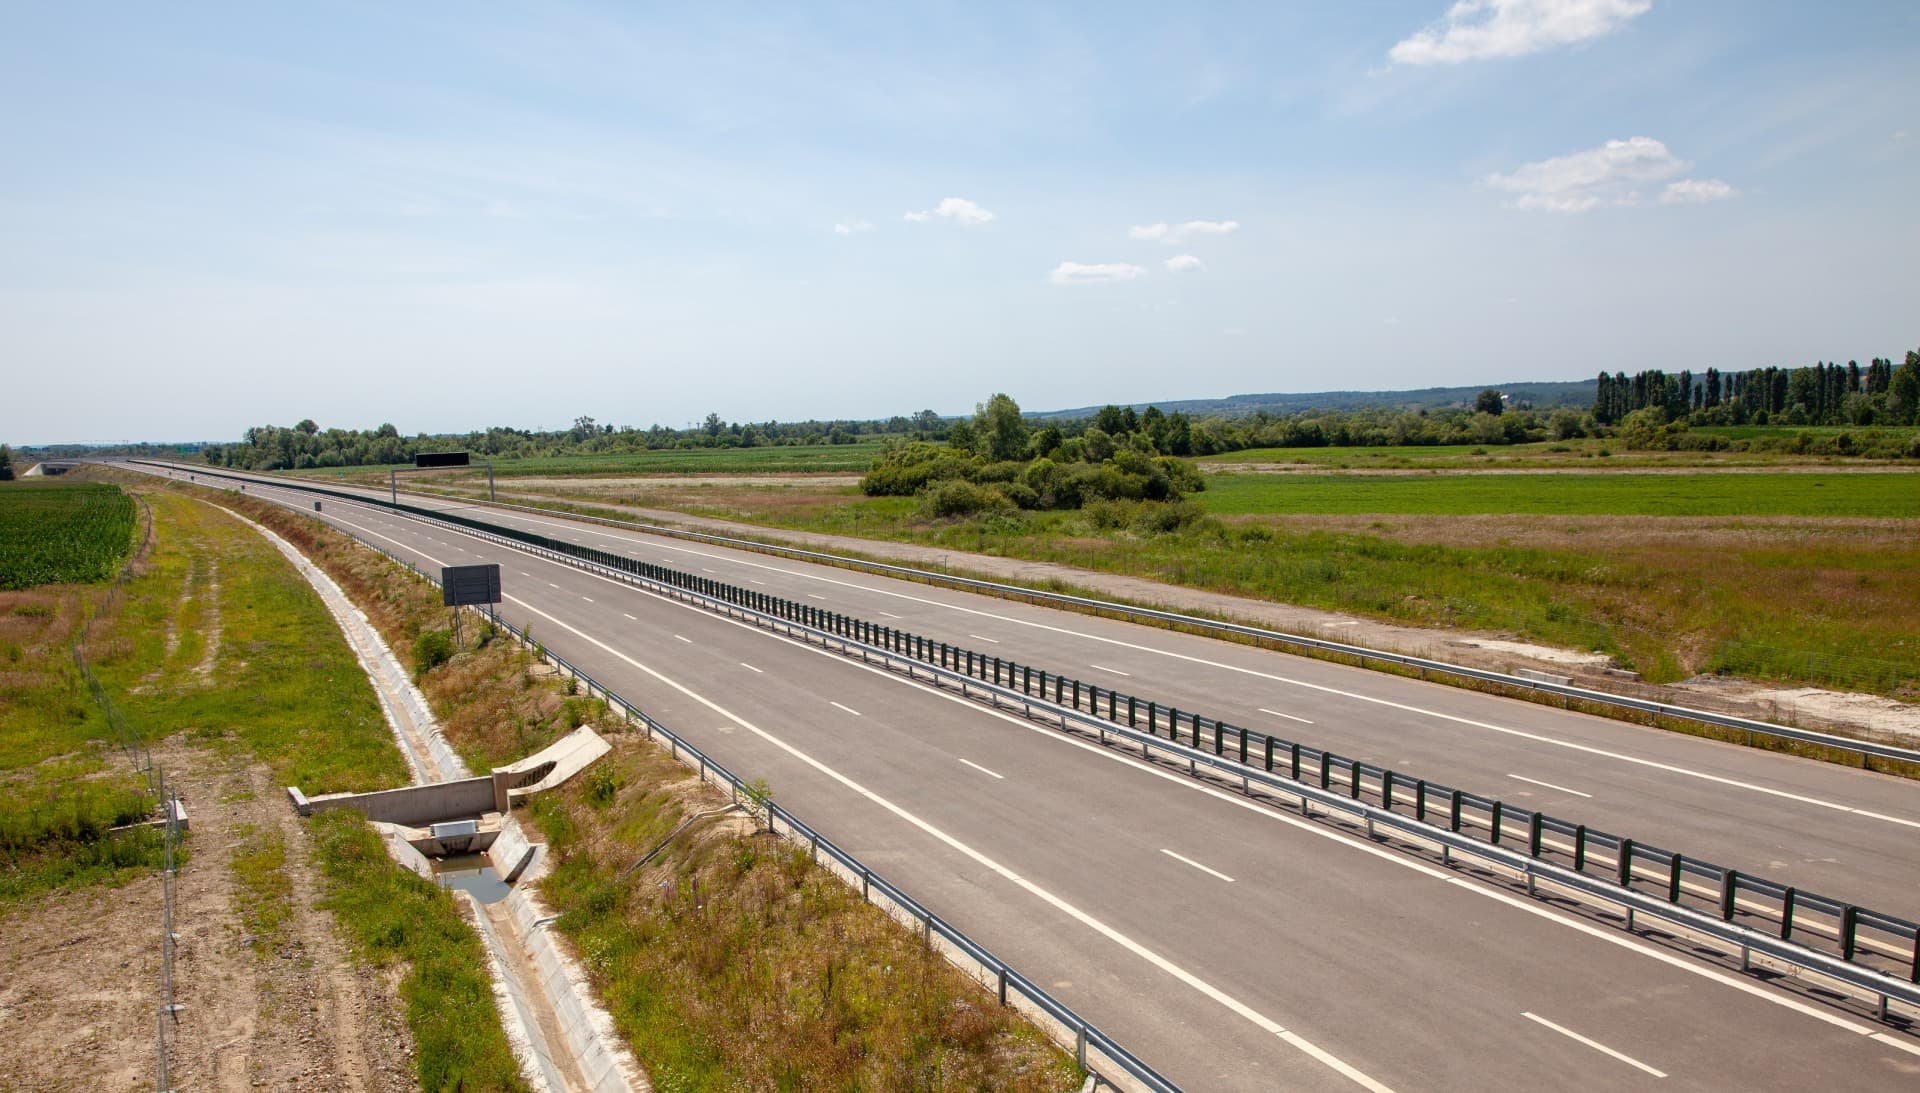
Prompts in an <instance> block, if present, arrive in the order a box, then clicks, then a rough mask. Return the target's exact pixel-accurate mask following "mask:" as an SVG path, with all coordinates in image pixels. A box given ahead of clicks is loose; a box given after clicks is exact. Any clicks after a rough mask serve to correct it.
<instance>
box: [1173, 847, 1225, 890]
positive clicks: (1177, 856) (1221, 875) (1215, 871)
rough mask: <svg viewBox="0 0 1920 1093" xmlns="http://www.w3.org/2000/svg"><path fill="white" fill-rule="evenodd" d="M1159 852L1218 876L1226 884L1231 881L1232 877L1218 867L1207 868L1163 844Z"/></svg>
mask: <svg viewBox="0 0 1920 1093" xmlns="http://www.w3.org/2000/svg"><path fill="white" fill-rule="evenodd" d="M1160 853H1162V854H1165V855H1166V856H1167V857H1169V858H1172V859H1173V860H1174V861H1180V862H1186V863H1187V864H1188V865H1191V866H1193V867H1194V868H1195V869H1198V870H1200V871H1201V872H1202V873H1207V874H1210V875H1212V876H1216V877H1219V878H1220V879H1221V880H1223V881H1226V882H1227V883H1228V884H1232V883H1233V878H1232V877H1229V876H1227V875H1226V874H1225V873H1222V872H1221V871H1220V870H1218V869H1208V868H1207V867H1206V866H1204V865H1201V864H1200V863H1199V862H1197V861H1194V860H1193V859H1192V858H1189V857H1187V856H1186V855H1185V854H1176V853H1174V852H1173V851H1171V850H1168V849H1167V848H1166V847H1164V846H1163V847H1161V848H1160Z"/></svg>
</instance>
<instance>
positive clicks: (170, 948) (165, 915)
mask: <svg viewBox="0 0 1920 1093" xmlns="http://www.w3.org/2000/svg"><path fill="white" fill-rule="evenodd" d="M134 500H135V501H137V502H139V504H140V507H141V508H142V509H143V510H145V513H146V521H145V526H146V533H145V536H144V537H143V539H142V541H141V543H140V545H139V546H138V547H137V548H136V549H135V550H134V552H133V555H132V557H131V558H129V559H128V562H127V564H126V565H124V566H122V567H121V569H120V573H119V574H118V575H117V576H116V577H114V579H113V583H111V584H110V585H108V586H107V590H106V592H105V593H104V594H102V596H101V597H100V599H99V601H98V602H97V603H95V604H94V606H93V608H92V610H90V611H88V612H87V613H86V616H85V618H84V619H83V621H82V622H81V624H80V626H79V629H78V630H77V631H76V632H75V634H74V639H73V665H74V669H75V670H76V671H77V672H79V674H80V679H81V681H82V682H84V683H85V684H86V685H87V691H88V693H90V694H91V695H92V696H93V701H94V704H95V705H96V706H98V707H99V709H100V713H101V715H102V716H103V717H105V718H106V722H107V735H108V737H109V739H110V740H111V742H112V743H113V745H114V746H115V747H118V748H119V749H120V752H121V754H122V755H124V756H125V757H126V760H127V762H128V763H129V764H130V765H131V766H132V767H133V769H134V771H135V773H137V774H139V775H141V776H142V778H144V779H145V781H146V788H147V793H148V795H149V796H151V797H152V798H153V800H154V802H155V804H156V805H157V807H158V808H159V810H160V819H159V820H157V821H155V822H154V825H153V826H157V827H158V828H159V829H160V832H161V840H160V1004H159V1007H158V1010H157V1012H156V1015H155V1019H154V1030H155V1031H154V1088H155V1089H156V1090H158V1091H160V1093H172V1090H173V1084H172V1081H171V1078H170V1075H169V1074H168V1065H167V1063H168V1059H167V1055H168V1048H169V1042H170V1040H171V1037H170V1036H169V1033H170V1032H172V1033H174V1034H176V1035H177V1033H178V1029H179V1024H180V1011H181V1010H182V1009H184V1008H185V1007H184V1006H182V1005H181V1004H180V1001H179V998H178V997H177V994H176V991H175V984H174V964H175V957H176V955H177V953H178V949H179V943H180V937H179V934H178V933H177V932H175V930H174V910H175V906H176V904H177V902H178V895H179V892H178V886H179V872H180V870H179V863H180V844H181V842H182V840H183V839H184V838H185V837H186V831H187V825H186V820H185V817H186V814H185V812H184V810H183V809H182V808H181V807H180V796H179V793H178V791H177V790H176V788H175V787H174V785H173V784H172V783H171V782H169V781H168V780H167V773H166V770H165V769H164V768H163V767H161V765H160V764H158V763H155V762H154V761H153V750H152V748H150V747H149V746H148V744H147V742H146V740H145V738H143V737H142V736H141V735H140V732H139V731H138V730H137V729H135V728H134V727H133V726H132V725H131V724H129V723H128V722H127V719H126V718H125V717H124V716H123V715H122V714H121V712H120V710H119V708H118V707H116V706H115V705H114V704H113V698H112V696H111V695H109V694H108V692H107V687H106V685H105V684H104V683H102V682H101V681H100V677H99V676H98V675H96V674H95V673H94V670H93V664H92V662H91V660H90V659H89V655H88V651H89V649H90V648H91V646H92V643H93V639H94V637H95V632H94V631H95V623H96V622H98V621H99V620H101V619H103V618H105V619H111V618H115V617H117V616H118V615H119V614H120V609H121V607H122V606H124V604H125V602H126V595H127V591H126V590H127V583H128V582H129V581H131V580H132V578H133V563H134V561H135V560H137V559H139V558H140V557H141V556H143V555H144V554H146V553H147V551H148V550H149V548H151V547H152V546H153V542H154V520H153V509H152V507H151V506H149V505H148V504H147V503H146V501H144V500H143V499H141V498H139V497H138V496H137V495H136V496H135V498H134Z"/></svg>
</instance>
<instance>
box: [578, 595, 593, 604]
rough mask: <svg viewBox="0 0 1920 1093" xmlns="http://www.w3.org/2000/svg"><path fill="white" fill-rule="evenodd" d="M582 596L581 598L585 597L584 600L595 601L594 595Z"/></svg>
mask: <svg viewBox="0 0 1920 1093" xmlns="http://www.w3.org/2000/svg"><path fill="white" fill-rule="evenodd" d="M580 598H581V599H583V600H585V601H587V602H588V603H592V602H593V597H592V596H582V597H580Z"/></svg>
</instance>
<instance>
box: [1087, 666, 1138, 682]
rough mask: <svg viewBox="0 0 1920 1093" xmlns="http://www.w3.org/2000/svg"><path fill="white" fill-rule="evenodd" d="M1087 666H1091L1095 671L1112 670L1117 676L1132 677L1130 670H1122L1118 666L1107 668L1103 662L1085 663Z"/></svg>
mask: <svg viewBox="0 0 1920 1093" xmlns="http://www.w3.org/2000/svg"><path fill="white" fill-rule="evenodd" d="M1087 667H1089V668H1092V669H1094V670H1095V671H1099V672H1112V673H1113V674H1114V675H1117V676H1126V677H1127V678H1128V679H1132V678H1133V673H1132V672H1123V671H1121V670H1120V669H1118V668H1109V667H1107V666H1106V665H1104V664H1089V665H1087Z"/></svg>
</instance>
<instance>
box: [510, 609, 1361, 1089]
mask: <svg viewBox="0 0 1920 1093" xmlns="http://www.w3.org/2000/svg"><path fill="white" fill-rule="evenodd" d="M603 579H605V580H608V581H609V582H611V581H612V578H603ZM506 599H509V600H512V601H513V602H514V603H516V604H519V605H520V606H521V607H522V608H524V609H525V610H527V611H531V612H533V613H534V614H536V615H539V616H540V617H542V618H544V619H546V620H548V621H549V622H551V623H553V624H554V625H556V626H558V627H560V628H561V629H562V630H566V631H569V632H570V633H572V634H574V635H575V636H577V637H579V638H581V639H582V640H584V641H587V642H591V643H592V644H594V645H597V646H599V647H600V648H601V649H602V650H605V651H606V652H608V653H611V654H612V655H614V656H616V657H619V658H620V659H621V660H624V661H626V662H627V663H628V664H631V665H632V666H634V667H635V668H638V669H639V670H640V671H642V672H645V673H646V674H647V675H649V676H652V677H653V678H654V679H657V680H659V681H660V682H661V683H663V684H665V685H667V686H668V687H671V688H673V689H674V690H676V691H679V692H680V693H681V694H684V695H686V696H687V697H688V698H691V699H693V700H694V701H695V702H698V703H700V704H701V705H703V706H705V707H707V708H708V709H710V710H712V711H714V712H715V713H717V714H719V715H721V716H722V717H725V718H727V719H728V720H730V721H732V722H733V723H734V724H736V725H738V726H740V727H741V728H743V729H746V730H747V731H748V732H751V733H753V734H754V735H755V736H758V737H760V738H761V739H762V740H765V741H766V742H767V743H769V744H772V745H773V746H774V747H777V748H779V749H780V750H781V751H784V752H786V753H787V754H789V755H791V756H793V757H794V758H795V759H797V760H799V761H800V762H802V763H804V764H806V765H807V766H810V767H812V768H813V769H815V770H817V771H819V772H820V773H822V774H824V775H826V776H827V777H829V778H831V779H833V780H834V781H836V782H839V783H840V784H841V785H843V786H845V787H846V788H847V789H848V790H850V791H852V792H853V793H855V794H857V795H858V796H860V797H864V798H865V799H867V800H869V801H871V802H873V803H874V804H875V805H878V806H879V807H881V808H883V809H885V810H886V811H888V812H891V813H893V814H894V815H895V816H898V817H899V818H900V819H902V820H904V821H906V822H907V823H909V824H912V825H913V826H914V827H917V828H919V829H920V830H921V831H924V832H926V833H927V834H928V835H930V836H932V837H933V838H935V839H937V840H939V841H940V842H942V843H944V844H946V845H947V846H949V847H952V848H953V849H954V850H956V851H958V852H959V853H961V854H964V855H966V856H967V857H969V858H971V859H973V860H974V861H976V862H978V863H980V864H981V865H982V866H984V867H986V868H987V869H990V870H992V871H993V872H995V873H998V874H999V875H1000V876H1001V877H1003V878H1005V879H1006V880H1007V881H1009V882H1010V883H1012V884H1014V885H1016V886H1018V887H1020V888H1021V889H1023V890H1025V891H1026V892H1027V893H1028V894H1030V895H1032V896H1034V897H1035V898H1036V899H1039V900H1042V901H1044V902H1045V903H1047V904H1049V905H1051V906H1052V907H1054V908H1055V909H1057V910H1059V911H1060V912H1061V913H1063V914H1065V915H1067V916H1069V917H1071V918H1073V919H1074V920H1076V921H1078V922H1079V923H1080V924H1081V925H1083V926H1086V927H1087V928H1088V929H1091V930H1093V931H1094V932H1095V933H1098V934H1100V935H1101V936H1103V937H1105V938H1106V939H1107V940H1109V941H1111V942H1113V943H1114V944H1116V945H1118V946H1120V947H1121V948H1123V949H1126V950H1127V951H1128V952H1131V953H1133V954H1134V955H1135V956H1137V957H1139V958H1140V959H1142V960H1144V961H1146V962H1147V963H1149V964H1152V965H1153V966H1154V967H1156V968H1158V969H1159V970H1161V971H1162V972H1165V973H1166V974H1167V975H1170V976H1172V977H1173V978H1175V979H1178V980H1179V981H1180V982H1182V983H1185V984H1186V985H1187V986H1189V987H1191V988H1193V989H1194V990H1196V991H1198V992H1199V993H1201V994H1203V995H1205V996H1207V997H1208V998H1210V999H1212V1000H1213V1001H1215V1002H1217V1003H1219V1004H1220V1005H1222V1006H1224V1007H1226V1008H1227V1009H1229V1010H1231V1011H1233V1012H1234V1013H1235V1014H1237V1015H1238V1016H1240V1017H1243V1018H1245V1019H1246V1020H1248V1021H1250V1022H1252V1023H1253V1024H1254V1025H1256V1026H1257V1027H1259V1028H1260V1029H1262V1030H1264V1031H1266V1032H1269V1033H1272V1034H1273V1035H1276V1036H1279V1037H1280V1038H1281V1039H1282V1040H1284V1041H1285V1042H1286V1043H1288V1044H1290V1045H1292V1046H1293V1047H1294V1048H1296V1049H1297V1050H1300V1051H1302V1052H1304V1053H1306V1054H1307V1055H1309V1056H1311V1057H1312V1058H1314V1059H1316V1060H1318V1061H1320V1062H1321V1063H1323V1064H1324V1065H1327V1066H1329V1067H1331V1068H1332V1069H1334V1070H1335V1071H1337V1072H1338V1073H1340V1074H1343V1075H1345V1076H1346V1077H1348V1078H1349V1079H1351V1080H1353V1081H1354V1082H1356V1083H1357V1084H1359V1085H1361V1086H1362V1087H1364V1088H1366V1089H1367V1090H1369V1091H1371V1093H1393V1090H1392V1088H1391V1087H1389V1086H1387V1085H1384V1084H1382V1083H1380V1082H1378V1081H1376V1080H1374V1079H1373V1078H1370V1077H1368V1076H1367V1075H1366V1074H1364V1073H1362V1072H1361V1071H1359V1070H1356V1069H1354V1068H1353V1067H1351V1066H1349V1065H1348V1064H1346V1063H1345V1062H1342V1061H1340V1060H1339V1059H1338V1058H1337V1057H1335V1056H1333V1055H1332V1054H1330V1053H1328V1052H1326V1051H1325V1050H1324V1049H1322V1048H1319V1047H1317V1046H1315V1045H1313V1044H1312V1043H1311V1042H1310V1041H1308V1040H1307V1039H1306V1038H1305V1037H1302V1036H1299V1035H1297V1034H1294V1033H1290V1032H1288V1030H1287V1029H1286V1027H1285V1026H1283V1025H1281V1024H1280V1023H1279V1022H1277V1021H1275V1020H1273V1019H1272V1018H1270V1017H1267V1016H1266V1015H1265V1014H1262V1013H1261V1012H1259V1011H1258V1010H1255V1009H1254V1008H1252V1007H1251V1006H1248V1005H1247V1004H1246V1003H1244V1002H1242V1001H1240V1000H1239V999H1237V998H1235V997H1233V996H1232V995H1230V994H1228V993H1226V992H1225V991H1223V990H1221V989H1220V988H1218V987H1216V986H1214V985H1213V984H1211V983H1209V982H1207V981H1206V980H1204V979H1201V978H1200V977H1199V976H1197V975H1195V974H1193V973H1192V972H1190V971H1187V970H1186V969H1185V968H1183V967H1181V966H1180V965H1178V964H1175V963H1173V962H1172V961H1170V960H1168V959H1167V958H1166V957H1163V956H1161V955H1160V954H1159V953H1157V952H1155V951H1153V950H1152V949H1149V948H1147V947H1146V946H1145V945H1142V944H1141V943H1139V942H1137V941H1135V940H1133V939H1132V938H1130V937H1128V936H1127V935H1125V934H1123V933H1121V932H1120V931H1118V930H1116V929H1114V928H1113V927H1112V926H1109V925H1107V924H1106V923H1105V922H1102V921H1101V920H1099V919H1097V918H1095V917H1094V916H1092V915H1091V914H1088V913H1087V912H1086V911H1083V910H1081V909H1080V908H1078V907H1076V906H1074V905H1073V904H1071V903H1068V902H1067V901H1066V900H1064V899H1062V898H1061V897H1059V896H1057V895H1054V894H1053V893H1052V892H1050V891H1048V890H1047V889H1045V888H1042V887H1040V886H1039V885H1038V884H1035V883H1034V882H1032V881H1030V880H1028V879H1027V878H1025V877H1023V876H1021V875H1020V874H1018V873H1016V872H1014V871H1013V870H1012V869H1010V868H1008V867H1007V866H1005V865H1002V864H1001V863H1000V862H998V861H996V860H995V859H993V858H990V857H988V856H987V855H986V854H984V853H982V852H981V851H979V850H976V849H974V848H973V847H971V846H969V845H967V844H966V843H963V842H961V841H960V840H959V839H957V838H955V837H953V836H952V835H949V834H947V833H946V832H945V831H942V830H941V829H939V828H937V827H935V826H933V825H932V824H931V823H929V822H927V821H926V820H924V819H922V818H920V817H919V816H917V815H915V814H914V813H912V812H909V811H907V810H906V809H905V808H902V807H901V806H899V805H897V804H895V803H894V802H892V801H890V800H888V799H887V798H885V797H882V796H880V795H879V794H877V793H875V792H874V791H872V790H870V789H868V788H867V787H865V786H863V785H861V784H860V783H858V782H856V781H854V780H853V779H851V778H849V777H847V776H846V775H844V774H842V773H840V772H839V771H837V770H835V769H834V768H832V767H830V766H828V765H827V764H825V763H823V762H821V761H820V760H818V759H815V758H814V757H813V756H811V755H809V754H807V753H806V752H803V751H801V750H800V749H799V748H797V747H795V746H793V745H792V744H789V743H787V742H786V741H785V740H782V739H780V738H779V737H777V736H775V735H773V734H772V733H770V732H767V731H766V730H765V729H762V728H760V727H759V726H758V725H755V724H754V723H753V722H751V721H748V720H746V719H745V718H742V717H739V716H737V715H735V714H734V713H732V712H731V711H729V710H727V709H726V708H725V707H723V706H721V705H719V704H718V703H716V702H714V701H713V700H711V699H709V698H707V697H706V696H705V695H702V694H699V693H698V692H696V691H694V690H692V689H690V688H688V687H686V686H685V685H683V684H681V683H680V682H679V681H677V680H674V679H671V678H669V677H667V676H665V675H662V674H661V673H659V672H657V671H655V670H653V669H652V668H650V667H648V666H647V665H645V664H643V663H641V662H640V661H638V660H635V659H634V658H632V657H630V656H628V655H627V654H625V653H623V652H621V651H620V650H618V649H615V648H614V647H613V646H611V645H608V644H607V643H605V642H603V641H601V640H600V639H598V638H596V637H594V636H592V635H591V634H588V633H586V632H585V631H583V630H580V629H578V628H577V627H574V626H572V625H569V624H568V623H566V622H565V621H563V620H561V619H559V618H557V617H556V616H553V615H549V614H547V613H546V612H545V611H542V610H540V609H539V608H537V607H535V606H533V605H532V604H530V603H528V602H526V601H525V600H522V599H520V598H519V597H517V596H507V597H506ZM668 602H670V603H678V602H679V601H676V600H669V601H668ZM682 606H687V607H688V608H689V609H690V610H695V611H698V610H700V609H699V608H697V607H692V606H691V605H682ZM703 613H704V612H703ZM739 625H742V626H744V625H746V624H744V623H740V624H739ZM753 629H757V628H753ZM795 644H798V643H795ZM816 651H817V652H820V653H821V654H822V655H823V656H828V657H833V659H835V660H840V661H842V662H843V663H845V661H844V658H841V657H838V656H835V655H834V654H833V653H830V652H826V651H824V650H816ZM854 667H860V666H859V665H854ZM868 667H871V665H869V666H868ZM873 670H874V671H876V672H881V670H880V669H877V668H876V669H873ZM881 674H882V675H885V676H886V677H887V678H894V677H893V676H892V675H891V673H885V672H881ZM916 686H917V684H916ZM933 693H936V694H939V693H940V692H938V691H934V692H933ZM943 697H948V698H952V699H953V700H954V701H956V702H962V703H965V704H966V705H969V706H972V705H973V704H972V703H970V702H966V700H965V699H962V698H959V697H958V696H953V695H945V696H943ZM974 708H976V709H977V708H978V707H974ZM1002 716H1004V717H1005V719H1006V720H1008V721H1011V722H1013V723H1015V724H1022V722H1020V721H1018V720H1016V719H1015V718H1013V717H1012V716H1011V715H1002ZM1025 727H1027V728H1030V729H1032V730H1034V731H1035V732H1043V731H1044V730H1041V729H1040V727H1039V726H1038V725H1026V726H1025ZM1087 747H1088V748H1090V749H1094V750H1096V751H1097V752H1100V753H1104V752H1105V749H1100V748H1096V747H1095V745H1091V744H1089V745H1087ZM1223 796H1224V795H1223ZM1229 799H1230V798H1229Z"/></svg>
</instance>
